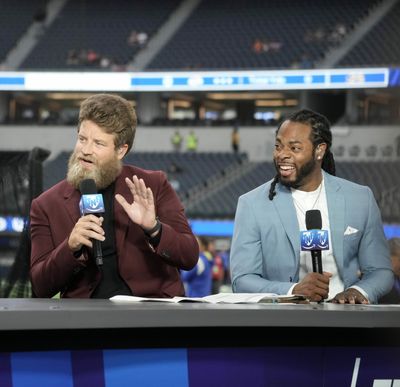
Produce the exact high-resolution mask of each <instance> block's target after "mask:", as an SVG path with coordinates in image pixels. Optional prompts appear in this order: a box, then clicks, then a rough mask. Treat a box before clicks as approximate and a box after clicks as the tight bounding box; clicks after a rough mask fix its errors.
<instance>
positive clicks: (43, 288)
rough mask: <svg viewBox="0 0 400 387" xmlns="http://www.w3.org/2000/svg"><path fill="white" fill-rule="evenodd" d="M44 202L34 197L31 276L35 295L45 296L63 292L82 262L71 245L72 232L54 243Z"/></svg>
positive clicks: (31, 213) (32, 208) (32, 207)
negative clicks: (69, 239) (69, 244)
mask: <svg viewBox="0 0 400 387" xmlns="http://www.w3.org/2000/svg"><path fill="white" fill-rule="evenodd" d="M41 204H42V203H41V202H40V201H38V200H37V199H35V200H33V202H32V206H31V212H30V218H31V220H30V221H31V244H32V246H31V268H30V276H31V282H32V288H33V291H34V293H35V295H36V296H37V297H41V298H45V297H53V296H54V295H56V294H57V293H58V292H60V291H62V290H63V289H64V287H65V286H66V285H67V284H68V282H69V281H70V279H71V277H72V276H73V274H74V272H76V271H77V270H78V269H79V268H80V267H81V266H82V264H83V262H81V261H80V260H79V259H77V258H76V257H74V255H73V253H72V252H71V250H70V249H69V248H68V236H69V233H67V237H66V238H65V240H63V241H62V242H61V243H59V244H57V245H56V244H55V243H54V238H55V237H54V235H53V234H52V230H51V226H50V222H49V215H48V213H47V212H46V210H45V209H44V208H43V206H42V205H41ZM53 216H54V215H53ZM82 258H83V256H82Z"/></svg>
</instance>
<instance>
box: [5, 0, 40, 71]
mask: <svg viewBox="0 0 400 387" xmlns="http://www.w3.org/2000/svg"><path fill="white" fill-rule="evenodd" d="M38 9H39V7H38V2H36V1H31V0H19V1H14V0H2V1H1V4H0V14H1V26H0V34H1V39H0V63H1V62H2V61H3V60H4V59H5V58H6V56H7V54H8V52H9V51H10V50H11V49H12V48H13V47H14V46H15V44H16V43H17V41H18V39H20V37H21V36H22V34H24V33H25V31H26V30H27V29H28V27H29V26H30V25H31V24H32V23H33V21H34V16H35V14H36V12H37V11H38Z"/></svg>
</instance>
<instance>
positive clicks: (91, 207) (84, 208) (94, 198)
mask: <svg viewBox="0 0 400 387" xmlns="http://www.w3.org/2000/svg"><path fill="white" fill-rule="evenodd" d="M79 208H80V210H81V214H82V215H86V214H101V213H104V202H103V195H101V194H90V195H82V197H81V200H80V202H79Z"/></svg>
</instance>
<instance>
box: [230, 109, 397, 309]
mask: <svg viewBox="0 0 400 387" xmlns="http://www.w3.org/2000/svg"><path fill="white" fill-rule="evenodd" d="M331 145H332V133H331V130H330V123H329V121H328V120H327V119H326V118H325V117H324V116H322V115H321V114H318V113H316V112H313V111H311V110H306V109H304V110H300V111H298V112H296V113H294V114H292V115H291V116H290V117H289V118H288V119H287V120H285V121H284V122H283V123H282V124H281V125H280V126H279V127H278V130H277V132H276V141H275V151H274V163H275V167H276V170H277V175H276V176H275V178H274V179H273V180H271V181H268V182H267V183H265V184H263V185H261V186H260V187H258V188H256V189H254V190H252V191H250V192H248V193H246V194H244V195H242V196H241V197H240V198H239V201H238V206H237V210H236V217H235V227H234V233H233V240H232V246H231V275H232V286H233V291H234V292H241V293H277V294H303V295H305V296H307V297H308V298H309V299H310V300H311V301H318V302H319V301H322V300H330V301H332V302H335V303H357V304H358V303H376V302H377V300H378V299H379V298H380V297H381V296H383V295H384V294H386V293H387V292H389V290H390V289H391V287H392V285H393V272H392V269H391V262H390V256H389V251H388V246H387V241H386V238H385V235H384V233H383V227H382V222H381V216H380V211H379V209H378V206H377V204H376V202H375V199H374V197H373V194H372V191H371V190H370V189H369V188H368V187H365V186H361V185H358V184H355V183H352V182H350V181H347V180H344V179H341V178H338V177H335V162H334V159H333V155H332V153H331ZM311 209H315V210H319V211H320V212H321V217H322V229H324V230H328V232H329V241H330V246H329V250H326V251H322V262H323V270H324V271H323V273H322V274H319V273H315V272H313V269H312V265H311V259H310V258H311V257H310V253H309V252H306V251H301V250H300V231H304V230H306V224H305V214H306V211H308V210H311Z"/></svg>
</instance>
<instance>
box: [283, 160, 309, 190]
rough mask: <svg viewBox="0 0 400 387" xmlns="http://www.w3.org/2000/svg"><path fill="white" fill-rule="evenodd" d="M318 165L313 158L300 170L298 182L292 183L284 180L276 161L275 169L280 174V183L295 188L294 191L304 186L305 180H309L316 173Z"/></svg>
mask: <svg viewBox="0 0 400 387" xmlns="http://www.w3.org/2000/svg"><path fill="white" fill-rule="evenodd" d="M316 165H317V162H316V161H315V159H314V157H311V159H310V160H309V161H307V162H306V163H305V164H304V165H303V166H302V167H300V169H299V170H298V172H297V177H296V180H294V181H290V180H286V179H285V178H282V176H281V175H280V173H279V168H278V165H277V164H276V161H275V168H276V170H277V172H278V175H279V181H280V183H281V184H283V185H284V186H286V187H288V188H294V189H298V188H299V187H301V186H302V185H303V183H304V179H305V178H307V177H308V176H309V175H310V174H311V173H312V172H313V171H314V169H315V167H316ZM296 169H297V168H296Z"/></svg>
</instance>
